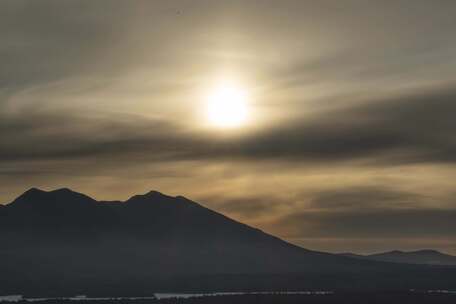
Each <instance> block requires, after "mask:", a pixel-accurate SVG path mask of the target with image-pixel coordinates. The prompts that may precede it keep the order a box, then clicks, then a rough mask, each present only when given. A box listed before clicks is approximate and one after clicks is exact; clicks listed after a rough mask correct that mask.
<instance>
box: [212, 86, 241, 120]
mask: <svg viewBox="0 0 456 304" xmlns="http://www.w3.org/2000/svg"><path fill="white" fill-rule="evenodd" d="M207 103H208V104H207V117H208V119H209V122H210V123H211V124H212V125H214V126H217V127H220V128H234V127H239V126H241V125H243V124H245V122H246V121H247V118H248V105H247V94H246V92H245V91H244V90H242V89H241V88H239V87H237V86H234V85H229V84H223V85H220V86H218V87H217V88H215V89H214V90H213V91H212V92H210V94H209V96H208V100H207Z"/></svg>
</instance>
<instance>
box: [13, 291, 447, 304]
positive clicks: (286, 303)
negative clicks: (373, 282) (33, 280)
mask: <svg viewBox="0 0 456 304" xmlns="http://www.w3.org/2000/svg"><path fill="white" fill-rule="evenodd" d="M16 303H21V304H22V303H24V304H25V303H30V302H27V301H20V302H16ZM38 303H42V304H74V303H91V304H154V303H159V304H177V303H179V304H225V303H226V304H231V303H237V304H251V303H254V304H255V303H258V304H260V303H261V304H279V303H280V304H297V303H305V304H344V303H347V304H348V303H349V304H366V303H369V304H395V303H398V304H399V303H400V304H408V303H413V304H428V303H429V304H440V303H445V304H446V303H451V304H454V303H456V294H451V293H428V292H419V293H414V292H402V293H401V292H389V293H335V294H326V295H315V294H313V295H261V294H256V295H255V294H250V295H231V296H206V297H195V298H187V299H185V298H173V299H162V300H100V301H93V300H91V301H70V300H49V301H40V302H38Z"/></svg>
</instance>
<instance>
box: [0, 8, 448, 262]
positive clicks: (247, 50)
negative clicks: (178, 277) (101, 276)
mask: <svg viewBox="0 0 456 304" xmlns="http://www.w3.org/2000/svg"><path fill="white" fill-rule="evenodd" d="M455 28H456V2H455V1H452V0H448V1H445V0H434V1H424V0H423V1H421V0H409V1H406V0H396V1H392V0H391V1H389V0H385V1H368V0H363V1H361V0H359V1H355V0H344V1H326V0H322V1H304V0H299V1H298V0H297V1H268V0H261V1H260V0H257V1H254V0H252V1H247V0H246V1H236V0H231V1H209V0H208V1H170V0H168V1H134V0H133V1H89V0H87V1H32V0H30V1H22V0H11V1H9V0H3V1H1V2H0V39H1V40H0V41H1V42H0V139H1V142H0V201H1V202H3V203H8V202H10V201H11V200H12V199H13V198H14V197H16V196H18V195H19V194H20V193H22V192H24V191H25V190H26V189H28V188H30V187H32V186H33V187H40V188H43V189H54V188H59V187H70V188H72V189H74V190H76V191H80V192H84V193H86V194H89V195H91V196H93V197H94V198H97V199H102V200H109V199H126V198H128V197H129V196H131V195H133V194H136V193H144V192H147V191H149V190H152V189H155V190H159V191H161V192H164V193H168V194H172V195H185V196H187V197H189V198H192V199H194V200H197V201H199V202H201V203H202V204H204V205H206V206H208V207H210V208H213V209H215V210H217V211H220V212H223V213H224V214H227V215H228V216H231V217H233V218H235V219H238V220H241V221H243V222H246V223H247V224H250V225H254V226H257V227H259V228H261V229H263V230H265V231H267V232H269V233H272V234H276V235H278V236H280V237H283V238H285V239H287V240H290V241H292V242H294V243H297V244H299V245H302V246H305V247H309V248H312V249H320V250H329V251H357V252H373V251H380V250H390V249H418V248H436V249H441V250H444V251H447V252H452V253H456V166H455V165H456V135H455V134H456V133H455V130H456V119H455V115H456V114H455V113H456V85H455V84H456V39H455ZM220 79H230V80H234V81H235V82H236V84H237V85H238V86H240V87H241V88H242V89H243V90H244V91H245V92H247V93H248V98H249V100H248V103H249V118H248V119H247V121H246V123H245V124H244V125H242V126H238V127H237V128H227V129H223V128H216V127H214V126H211V125H209V124H208V123H207V117H206V116H205V113H206V112H205V111H206V107H207V105H206V103H207V100H206V99H207V98H206V97H207V95H208V94H209V92H211V90H212V89H213V87H214V84H215V83H217V82H218V81H219V80H220Z"/></svg>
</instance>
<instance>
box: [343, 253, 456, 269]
mask: <svg viewBox="0 0 456 304" xmlns="http://www.w3.org/2000/svg"><path fill="white" fill-rule="evenodd" d="M340 255H341V256H346V257H351V258H359V259H366V260H373V261H383V262H393V263H406V264H424V265H453V266H456V256H452V255H449V254H445V253H442V252H439V251H436V250H430V249H424V250H417V251H399V250H394V251H388V252H382V253H376V254H370V255H360V254H353V253H341V254H340Z"/></svg>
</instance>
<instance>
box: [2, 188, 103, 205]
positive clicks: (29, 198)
mask: <svg viewBox="0 0 456 304" xmlns="http://www.w3.org/2000/svg"><path fill="white" fill-rule="evenodd" d="M88 202H95V200H94V199H92V198H91V197H89V196H87V195H85V194H82V193H78V192H75V191H73V190H71V189H69V188H60V189H56V190H52V191H44V190H41V189H38V188H30V189H29V190H27V191H25V192H24V193H23V194H21V195H20V196H19V197H17V198H16V199H15V200H14V201H13V202H12V203H11V204H10V205H12V206H29V205H33V206H38V205H47V206H50V205H57V204H60V203H62V204H64V205H66V206H67V205H68V204H79V203H81V204H85V203H88Z"/></svg>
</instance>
